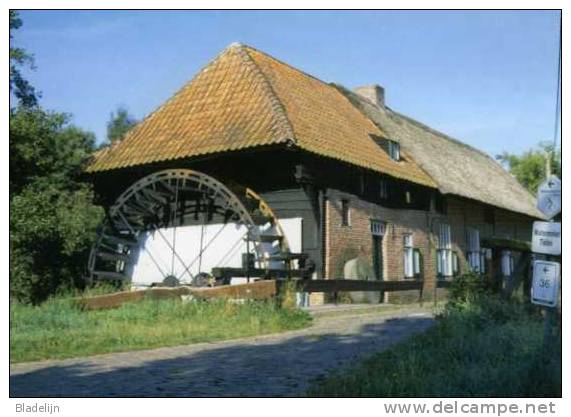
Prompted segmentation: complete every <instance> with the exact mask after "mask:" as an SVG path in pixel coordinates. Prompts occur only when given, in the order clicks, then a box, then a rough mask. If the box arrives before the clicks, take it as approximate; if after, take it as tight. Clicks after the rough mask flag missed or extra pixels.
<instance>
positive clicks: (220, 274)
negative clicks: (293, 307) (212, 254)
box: [212, 268, 306, 279]
mask: <svg viewBox="0 0 571 417" xmlns="http://www.w3.org/2000/svg"><path fill="white" fill-rule="evenodd" d="M305 273H306V272H305V271H304V270H302V269H292V270H291V271H288V270H287V269H260V268H252V269H250V270H249V271H248V272H247V271H246V270H245V269H242V268H212V276H213V277H215V278H217V279H220V278H237V277H246V276H250V277H255V278H266V277H271V278H288V277H290V276H291V277H295V278H298V277H299V278H303V277H304V274H305Z"/></svg>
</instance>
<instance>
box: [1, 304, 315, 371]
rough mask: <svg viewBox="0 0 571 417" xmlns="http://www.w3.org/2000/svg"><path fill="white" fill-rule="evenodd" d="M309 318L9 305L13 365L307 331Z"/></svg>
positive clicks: (266, 310) (266, 309)
mask: <svg viewBox="0 0 571 417" xmlns="http://www.w3.org/2000/svg"><path fill="white" fill-rule="evenodd" d="M310 322H311V318H310V316H309V314H307V313H306V312H304V311H301V310H297V309H283V308H278V307H277V306H276V304H275V303H273V302H249V303H245V304H235V303H230V302H224V301H220V300H219V301H209V302H181V301H179V300H176V301H175V300H163V301H153V300H146V301H142V302H139V303H132V304H126V305H124V306H122V307H121V308H118V309H114V310H99V311H81V310H80V309H79V308H77V306H76V304H75V303H74V300H73V299H71V298H70V297H55V298H52V299H50V300H48V301H46V302H45V303H43V304H42V305H40V306H30V305H23V304H20V303H12V304H11V305H10V360H11V361H12V362H22V361H32V360H41V359H49V358H67V357H75V356H86V355H94V354H98V353H106V352H118V351H127V350H137V349H148V348H154V347H159V346H174V345H182V344H188V343H199V342H210V341H215V340H224V339H233V338H238V337H246V336H254V335H260V334H267V333H274V332H280V331H284V330H293V329H299V328H303V327H306V326H308V325H309V324H310Z"/></svg>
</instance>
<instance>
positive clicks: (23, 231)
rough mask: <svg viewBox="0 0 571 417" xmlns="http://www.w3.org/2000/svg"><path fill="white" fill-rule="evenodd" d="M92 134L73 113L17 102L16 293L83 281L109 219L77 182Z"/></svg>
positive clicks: (26, 296) (13, 182) (24, 295)
mask: <svg viewBox="0 0 571 417" xmlns="http://www.w3.org/2000/svg"><path fill="white" fill-rule="evenodd" d="M93 142H94V140H93V135H92V134H90V133H86V132H83V131H82V130H80V129H78V128H77V127H74V126H71V125H69V124H68V117H67V116H66V115H62V114H58V113H50V112H46V111H44V110H42V109H40V108H39V107H35V108H31V109H30V108H25V107H21V106H20V107H18V108H16V109H13V110H11V117H10V294H11V296H13V297H16V298H17V299H18V300H21V301H25V302H32V303H37V302H40V301H42V300H43V299H45V298H46V297H47V296H49V295H50V294H53V293H54V292H55V291H56V290H57V289H58V287H60V286H64V287H70V286H82V285H83V281H82V278H83V277H84V276H85V265H86V262H87V255H88V252H89V247H90V245H91V243H92V242H93V239H94V237H95V229H96V227H97V225H98V223H99V222H100V220H101V218H102V213H101V209H100V208H98V207H95V206H93V204H92V200H93V193H92V192H91V190H90V188H89V187H88V186H87V185H86V184H84V183H81V182H79V181H78V178H77V176H78V173H79V171H80V169H81V166H82V164H83V163H84V162H85V161H86V160H87V158H89V157H90V154H91V152H92V150H93Z"/></svg>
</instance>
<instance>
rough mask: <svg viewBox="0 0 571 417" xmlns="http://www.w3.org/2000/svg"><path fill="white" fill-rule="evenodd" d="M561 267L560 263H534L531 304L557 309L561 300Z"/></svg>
mask: <svg viewBox="0 0 571 417" xmlns="http://www.w3.org/2000/svg"><path fill="white" fill-rule="evenodd" d="M560 271H561V268H560V265H559V263H558V262H548V261H534V262H533V285H532V287H531V302H532V303H534V304H539V305H542V306H546V307H555V306H556V305H557V302H558V299H559V281H560Z"/></svg>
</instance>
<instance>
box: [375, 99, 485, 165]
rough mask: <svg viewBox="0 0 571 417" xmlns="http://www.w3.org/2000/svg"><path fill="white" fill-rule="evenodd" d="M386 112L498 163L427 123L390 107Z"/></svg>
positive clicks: (482, 152)
mask: <svg viewBox="0 0 571 417" xmlns="http://www.w3.org/2000/svg"><path fill="white" fill-rule="evenodd" d="M372 104H373V105H374V106H375V107H377V108H379V109H380V107H379V106H377V105H375V103H372ZM380 110H382V109H380ZM385 110H387V113H389V114H390V113H392V114H394V115H396V116H398V117H402V118H403V119H405V120H406V121H408V122H410V123H412V124H413V125H415V126H416V127H418V128H419V129H422V130H425V131H427V132H428V133H432V134H433V135H436V136H439V137H440V138H442V139H445V140H447V141H449V142H452V143H454V144H456V145H460V146H463V147H464V148H467V149H469V150H471V151H476V152H478V153H479V154H481V155H483V156H485V157H486V158H489V159H490V160H492V161H494V162H496V161H495V160H494V158H492V157H491V156H490V155H488V154H487V153H486V152H484V151H482V150H480V149H478V148H475V147H474V146H471V145H468V144H467V143H465V142H462V141H461V140H460V139H456V138H453V137H452V136H450V135H447V134H446V133H443V132H441V131H439V130H437V129H434V128H432V127H430V126H428V125H427V124H425V123H422V122H420V121H418V120H416V119H413V118H412V117H410V116H407V115H406V114H402V113H400V112H398V111H396V110H393V109H391V108H390V107H389V106H385Z"/></svg>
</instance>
